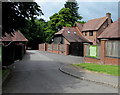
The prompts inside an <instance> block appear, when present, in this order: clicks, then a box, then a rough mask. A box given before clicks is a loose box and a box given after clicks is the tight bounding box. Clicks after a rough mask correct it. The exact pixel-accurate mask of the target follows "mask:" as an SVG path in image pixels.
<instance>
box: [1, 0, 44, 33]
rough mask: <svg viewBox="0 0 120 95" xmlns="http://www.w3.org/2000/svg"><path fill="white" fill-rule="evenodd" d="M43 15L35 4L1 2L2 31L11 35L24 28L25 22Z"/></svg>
mask: <svg viewBox="0 0 120 95" xmlns="http://www.w3.org/2000/svg"><path fill="white" fill-rule="evenodd" d="M39 15H43V13H42V10H41V9H40V6H39V5H38V4H37V3H35V2H3V3H2V22H3V23H2V29H3V30H2V31H3V34H4V33H5V32H7V33H11V32H13V31H14V30H17V29H21V28H24V27H25V26H26V24H27V20H31V21H34V19H35V18H36V17H37V16H39Z"/></svg>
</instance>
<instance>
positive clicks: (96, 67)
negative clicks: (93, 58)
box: [73, 63, 118, 76]
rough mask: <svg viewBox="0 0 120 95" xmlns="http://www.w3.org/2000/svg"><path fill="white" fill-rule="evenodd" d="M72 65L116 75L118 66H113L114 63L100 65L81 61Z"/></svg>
mask: <svg viewBox="0 0 120 95" xmlns="http://www.w3.org/2000/svg"><path fill="white" fill-rule="evenodd" d="M73 65H74V66H78V67H82V68H84V69H87V70H90V71H95V72H100V73H106V74H110V75H115V76H118V66H114V65H100V64H95V63H81V64H73Z"/></svg>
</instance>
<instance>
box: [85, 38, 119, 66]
mask: <svg viewBox="0 0 120 95" xmlns="http://www.w3.org/2000/svg"><path fill="white" fill-rule="evenodd" d="M84 46H85V48H84V56H85V57H84V61H85V62H86V63H98V64H110V65H120V64H119V62H120V55H119V52H120V50H119V46H120V41H119V40H106V39H103V40H101V43H100V46H98V45H97V46H93V45H88V44H85V45H84Z"/></svg>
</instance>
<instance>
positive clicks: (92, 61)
mask: <svg viewBox="0 0 120 95" xmlns="http://www.w3.org/2000/svg"><path fill="white" fill-rule="evenodd" d="M84 62H85V63H98V64H103V63H102V62H101V59H97V58H90V57H84Z"/></svg>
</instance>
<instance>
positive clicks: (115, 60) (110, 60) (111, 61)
mask: <svg viewBox="0 0 120 95" xmlns="http://www.w3.org/2000/svg"><path fill="white" fill-rule="evenodd" d="M119 62H120V59H118V58H112V57H105V64H110V65H120V64H119Z"/></svg>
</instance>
